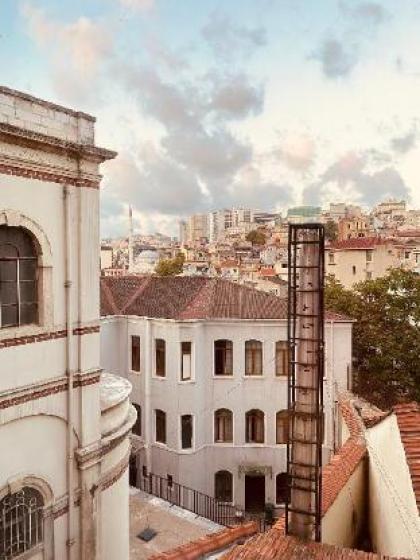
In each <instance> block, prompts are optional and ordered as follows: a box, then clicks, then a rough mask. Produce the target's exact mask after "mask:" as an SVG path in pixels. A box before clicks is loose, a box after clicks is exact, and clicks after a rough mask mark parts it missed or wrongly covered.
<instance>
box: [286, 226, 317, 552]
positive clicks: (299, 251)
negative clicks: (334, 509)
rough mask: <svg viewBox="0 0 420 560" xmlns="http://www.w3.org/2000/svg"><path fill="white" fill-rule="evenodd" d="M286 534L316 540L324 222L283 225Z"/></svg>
mask: <svg viewBox="0 0 420 560" xmlns="http://www.w3.org/2000/svg"><path fill="white" fill-rule="evenodd" d="M288 266H289V294H288V342H289V359H290V367H289V376H288V411H289V437H288V444H287V474H288V485H289V499H288V500H287V502H286V533H287V534H289V535H294V536H296V537H299V538H301V539H303V540H315V541H318V542H319V541H321V490H322V489H321V467H322V442H323V432H324V429H323V416H324V415H323V377H324V297H323V296H324V226H323V225H321V224H311V223H308V224H290V225H289V257H288Z"/></svg>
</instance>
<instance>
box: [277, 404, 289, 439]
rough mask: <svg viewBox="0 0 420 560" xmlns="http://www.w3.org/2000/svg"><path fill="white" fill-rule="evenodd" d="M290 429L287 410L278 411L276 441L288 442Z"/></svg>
mask: <svg viewBox="0 0 420 560" xmlns="http://www.w3.org/2000/svg"><path fill="white" fill-rule="evenodd" d="M288 431H289V416H288V413H287V410H279V412H277V413H276V443H287V438H288Z"/></svg>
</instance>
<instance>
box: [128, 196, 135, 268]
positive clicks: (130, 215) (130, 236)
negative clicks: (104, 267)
mask: <svg viewBox="0 0 420 560" xmlns="http://www.w3.org/2000/svg"><path fill="white" fill-rule="evenodd" d="M128 227H129V232H128V272H129V273H131V272H133V264H134V262H133V209H132V207H131V204H130V206H129V207H128Z"/></svg>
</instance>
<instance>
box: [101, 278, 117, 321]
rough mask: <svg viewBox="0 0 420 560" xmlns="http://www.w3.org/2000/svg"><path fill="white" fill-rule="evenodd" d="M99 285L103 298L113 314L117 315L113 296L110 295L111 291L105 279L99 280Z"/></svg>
mask: <svg viewBox="0 0 420 560" xmlns="http://www.w3.org/2000/svg"><path fill="white" fill-rule="evenodd" d="M100 284H101V286H102V287H103V290H104V295H105V298H106V299H107V301H108V303H109V305H110V307H111V309H112V311H113V313H114V314H115V315H118V307H117V305H116V303H115V300H114V296H113V295H112V291H111V289H110V287H109V286H108V283H107V282H106V281H105V278H101V279H100Z"/></svg>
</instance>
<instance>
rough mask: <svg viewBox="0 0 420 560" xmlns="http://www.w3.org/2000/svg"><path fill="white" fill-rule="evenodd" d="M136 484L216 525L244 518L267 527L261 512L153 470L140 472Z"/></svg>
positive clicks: (231, 522) (260, 526)
mask: <svg viewBox="0 0 420 560" xmlns="http://www.w3.org/2000/svg"><path fill="white" fill-rule="evenodd" d="M137 487H138V488H139V489H140V490H142V491H143V492H146V493H147V494H151V495H152V496H156V497H157V498H160V499H162V500H165V501H167V502H169V503H170V504H172V505H174V506H178V507H180V508H182V509H186V510H188V511H191V512H192V513H194V514H195V515H198V516H200V517H204V518H205V519H209V520H210V521H213V522H214V523H217V524H218V525H224V526H226V527H232V526H234V525H238V524H240V523H243V522H245V521H256V522H257V524H258V527H259V530H260V531H261V532H262V531H265V530H267V529H268V528H269V527H271V523H269V522H268V521H267V520H266V518H265V516H264V515H263V514H260V515H257V514H251V513H249V512H246V511H244V510H242V509H240V508H237V507H235V506H234V505H232V504H229V503H226V502H222V501H220V500H217V499H216V498H213V497H212V496H208V495H207V494H203V493H202V492H199V491H198V490H194V489H193V488H189V487H188V486H184V485H183V484H179V483H178V482H174V481H173V480H172V478H171V477H169V478H165V477H163V476H159V475H157V474H153V473H144V472H142V473H139V475H138V477H137Z"/></svg>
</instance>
